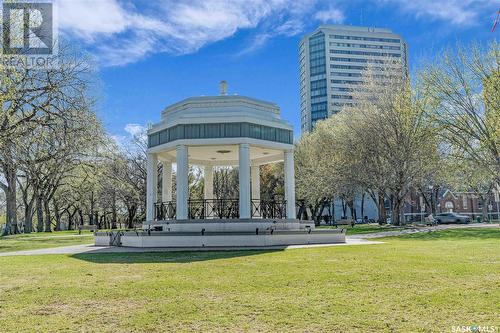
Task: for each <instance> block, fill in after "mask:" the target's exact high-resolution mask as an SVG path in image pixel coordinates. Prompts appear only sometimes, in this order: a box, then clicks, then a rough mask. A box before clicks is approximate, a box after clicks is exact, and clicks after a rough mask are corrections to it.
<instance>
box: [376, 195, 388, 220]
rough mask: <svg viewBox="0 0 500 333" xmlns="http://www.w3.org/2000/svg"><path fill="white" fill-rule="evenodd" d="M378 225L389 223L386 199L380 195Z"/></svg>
mask: <svg viewBox="0 0 500 333" xmlns="http://www.w3.org/2000/svg"><path fill="white" fill-rule="evenodd" d="M378 223H379V224H386V223H387V211H386V209H385V197H384V195H383V194H381V193H379V194H378Z"/></svg>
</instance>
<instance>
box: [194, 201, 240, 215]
mask: <svg viewBox="0 0 500 333" xmlns="http://www.w3.org/2000/svg"><path fill="white" fill-rule="evenodd" d="M239 216H240V209H239V201H238V199H200V200H191V199H190V200H188V217H189V218H190V219H237V218H238V217H239Z"/></svg>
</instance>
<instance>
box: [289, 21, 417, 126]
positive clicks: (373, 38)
mask: <svg viewBox="0 0 500 333" xmlns="http://www.w3.org/2000/svg"><path fill="white" fill-rule="evenodd" d="M392 58H394V59H395V60H397V62H396V63H397V64H398V66H399V68H397V69H396V70H397V73H398V75H399V73H401V75H402V77H407V76H408V50H407V45H406V42H405V41H404V40H403V38H401V36H399V35H397V34H394V33H393V32H392V31H390V30H388V29H380V28H368V27H353V26H344V25H321V26H320V27H319V28H318V29H316V30H315V31H314V32H313V33H311V34H309V35H307V36H305V37H304V38H303V39H302V40H301V41H300V47H299V64H300V116H301V129H302V132H308V131H310V130H311V129H312V128H313V127H314V124H315V122H316V121H318V120H322V119H325V118H327V117H328V116H330V115H332V114H335V113H337V112H339V111H340V110H341V109H342V107H343V106H344V105H346V104H347V105H352V103H354V102H355V101H353V96H352V92H353V89H354V88H355V87H356V85H357V84H359V83H361V82H362V81H361V80H362V72H363V70H365V69H366V67H367V66H371V65H372V64H383V63H386V62H387V59H392ZM371 68H374V69H376V68H379V69H381V67H380V66H379V67H377V66H376V65H373V66H371Z"/></svg>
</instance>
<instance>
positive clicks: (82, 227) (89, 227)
mask: <svg viewBox="0 0 500 333" xmlns="http://www.w3.org/2000/svg"><path fill="white" fill-rule="evenodd" d="M82 230H90V231H94V232H95V231H97V226H96V225H79V226H78V233H79V234H81V233H82Z"/></svg>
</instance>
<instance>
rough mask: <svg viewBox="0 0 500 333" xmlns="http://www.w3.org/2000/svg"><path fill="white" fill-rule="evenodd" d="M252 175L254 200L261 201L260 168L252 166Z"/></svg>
mask: <svg viewBox="0 0 500 333" xmlns="http://www.w3.org/2000/svg"><path fill="white" fill-rule="evenodd" d="M250 173H251V176H252V199H253V200H260V166H258V165H252V166H251V167H250Z"/></svg>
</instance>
